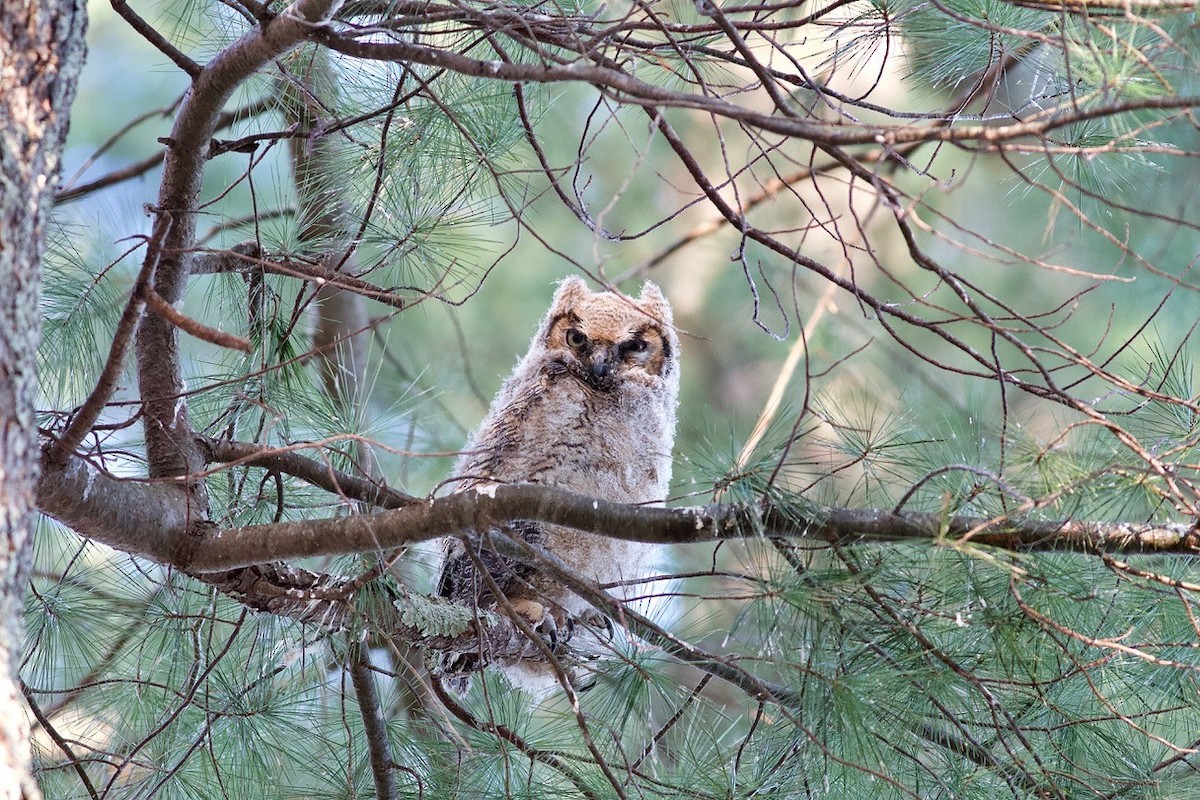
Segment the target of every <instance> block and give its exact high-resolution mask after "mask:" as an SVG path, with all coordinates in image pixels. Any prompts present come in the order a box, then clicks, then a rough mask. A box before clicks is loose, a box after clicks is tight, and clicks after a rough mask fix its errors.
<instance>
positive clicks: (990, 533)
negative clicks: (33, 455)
mask: <svg viewBox="0 0 1200 800" xmlns="http://www.w3.org/2000/svg"><path fill="white" fill-rule="evenodd" d="M225 455H232V453H227V454H225ZM246 455H250V456H253V455H255V454H252V453H248V454H246ZM43 461H44V462H45V463H44V467H45V473H44V474H43V476H42V479H41V481H40V482H39V484H38V507H39V508H40V509H41V510H42V511H43V512H44V513H46V514H48V515H50V516H52V517H55V518H56V519H59V520H61V521H62V522H63V523H65V524H66V525H68V526H70V527H71V528H73V529H75V530H77V531H79V532H80V533H81V534H83V535H85V536H90V537H91V538H93V539H96V540H97V541H99V542H103V543H104V544H107V545H109V546H111V547H115V548H117V549H119V550H124V551H126V552H130V553H134V554H136V555H140V556H144V557H147V558H150V559H153V560H155V561H158V562H160V563H163V564H170V565H172V566H176V567H179V568H181V569H185V570H188V571H189V572H216V571H222V570H230V569H236V568H239V567H248V566H253V565H255V564H265V563H270V562H275V561H286V560H288V559H294V558H304V557H311V556H329V555H346V554H351V553H370V552H376V551H381V550H391V549H393V548H396V547H401V546H404V545H407V544H413V543H416V542H423V541H429V540H432V539H437V538H441V537H443V536H450V535H456V534H466V533H472V532H474V533H483V532H486V531H488V530H493V529H496V528H501V527H503V526H505V525H506V524H508V523H510V522H513V521H515V520H536V521H540V522H548V523H553V524H556V525H565V526H567V527H571V528H575V529H578V530H583V531H589V532H592V533H596V534H600V535H603V536H610V537H613V538H617V539H627V540H631V541H640V542H651V543H658V544H700V543H705V542H713V541H718V540H721V539H738V538H754V537H760V536H767V537H781V538H807V539H812V540H816V541H821V542H828V543H838V544H849V543H853V542H856V541H863V542H905V541H908V542H919V541H927V542H936V543H939V544H947V545H956V546H958V545H963V544H968V543H970V544H976V545H986V546H990V547H998V548H1002V549H1006V550H1018V551H1033V550H1058V551H1069V552H1082V553H1101V552H1104V553H1163V554H1196V553H1200V530H1197V528H1196V527H1195V526H1193V525H1189V524H1183V523H1165V524H1161V525H1156V524H1140V523H1130V522H1086V521H1076V520H1064V521H1044V520H1005V521H997V520H985V519H980V518H975V517H946V516H943V515H940V514H922V513H907V512H905V513H893V512H890V511H883V510H880V509H869V508H868V509H852V508H827V507H818V506H813V507H812V508H811V509H808V510H805V509H799V508H794V507H789V508H782V507H779V506H774V505H768V506H764V507H759V506H749V505H709V506H697V507H691V508H674V509H672V508H659V507H649V506H631V505H623V504H620V503H609V502H606V501H603V500H596V499H593V498H590V497H586V496H584V495H579V494H575V493H573V492H568V491H564V490H562V489H556V488H553V487H549V486H534V485H511V486H492V487H488V488H487V489H486V490H478V491H470V492H461V493H459V494H453V495H450V496H448V497H438V498H432V499H428V498H427V499H424V500H419V501H415V502H411V503H409V504H408V505H405V506H404V507H402V508H397V509H391V510H385V511H379V512H377V513H374V514H363V515H355V516H347V517H334V518H327V519H314V520H299V521H293V522H278V523H272V524H266V525H251V526H247V527H241V528H226V529H219V528H217V527H216V526H214V525H213V524H212V523H211V522H209V521H207V520H201V519H195V518H194V517H193V516H192V515H191V514H190V512H189V508H188V505H187V495H186V494H185V493H184V492H182V491H180V487H179V486H175V485H173V484H170V483H145V482H140V481H136V480H128V479H124V480H123V479H118V478H114V477H112V476H111V475H108V474H106V473H104V472H102V471H100V470H98V469H97V468H96V467H95V466H93V465H92V464H90V463H88V462H87V461H85V460H83V459H80V458H78V457H72V458H71V459H69V460H68V462H67V463H66V464H65V465H64V466H61V467H59V466H56V465H54V464H52V463H50V462H49V461H47V460H46V459H43Z"/></svg>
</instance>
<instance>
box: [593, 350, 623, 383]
mask: <svg viewBox="0 0 1200 800" xmlns="http://www.w3.org/2000/svg"><path fill="white" fill-rule="evenodd" d="M590 355H591V361H592V369H591V373H592V375H591V377H592V383H593V384H594V385H595V386H596V387H598V388H603V387H604V386H605V385H606V384H607V383H608V382H609V381H610V380H611V379H612V374H613V367H614V362H615V361H616V358H617V348H616V347H594V348H592V352H591V354H590Z"/></svg>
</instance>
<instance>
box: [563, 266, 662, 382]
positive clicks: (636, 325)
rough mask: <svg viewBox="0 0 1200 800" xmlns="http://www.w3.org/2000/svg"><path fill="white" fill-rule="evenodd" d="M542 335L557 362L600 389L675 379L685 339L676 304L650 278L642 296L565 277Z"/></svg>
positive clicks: (643, 288) (644, 285)
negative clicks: (593, 287) (599, 289)
mask: <svg viewBox="0 0 1200 800" xmlns="http://www.w3.org/2000/svg"><path fill="white" fill-rule="evenodd" d="M539 336H540V337H541V339H542V342H543V344H544V345H545V347H546V349H547V350H548V351H549V352H550V354H551V355H552V357H553V358H554V359H555V361H556V362H557V363H559V364H561V365H562V366H563V367H565V368H566V369H567V371H568V372H569V373H570V374H572V375H573V376H575V377H576V378H578V379H579V380H580V381H582V382H583V383H585V384H586V385H588V386H590V387H591V388H592V389H595V390H597V391H612V390H613V389H615V388H616V387H618V386H620V385H621V384H622V383H623V382H625V381H633V382H634V383H642V384H653V383H657V382H659V381H662V380H664V379H667V378H674V377H675V372H676V370H677V359H678V357H679V339H678V337H677V336H676V334H675V328H674V326H673V324H672V321H671V305H670V303H668V302H667V299H666V298H665V297H663V294H662V292H661V291H659V288H658V287H657V286H655V285H654V284H653V283H650V282H649V281H647V282H646V283H644V284H643V285H642V293H641V295H640V296H639V297H637V298H633V297H627V296H626V295H623V294H617V293H615V292H593V291H590V290H589V289H588V288H587V284H585V283H584V282H583V280H582V279H580V278H577V277H570V278H566V279H565V280H563V282H562V283H560V284H559V286H558V291H557V292H556V293H555V294H554V301H553V303H551V305H550V312H549V314H547V316H546V320H545V322H544V323H543V325H542V329H541V331H539Z"/></svg>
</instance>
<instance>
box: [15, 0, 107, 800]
mask: <svg viewBox="0 0 1200 800" xmlns="http://www.w3.org/2000/svg"><path fill="white" fill-rule="evenodd" d="M86 26H87V12H86V7H85V3H84V2H83V0H5V3H4V8H3V10H2V11H0V331H2V332H3V336H0V800H9V799H10V798H21V797H23V798H35V797H40V793H39V791H38V788H37V785H36V784H35V783H34V781H33V778H32V775H31V772H30V758H29V724H28V721H27V717H26V711H25V708H24V702H23V701H22V700H21V691H20V688H19V684H18V683H17V665H18V664H19V663H20V647H21V639H22V633H21V631H22V626H21V611H22V605H23V603H22V600H23V598H24V595H25V584H26V581H27V580H28V575H29V564H30V557H31V550H30V544H31V540H30V537H31V533H32V528H33V509H34V487H35V486H36V484H37V471H38V461H39V453H38V444H37V424H36V419H35V418H34V400H35V398H36V397H37V383H36V374H35V372H36V361H35V357H36V350H37V345H38V340H39V338H40V334H41V325H40V313H39V300H40V295H41V278H42V266H41V259H42V253H43V251H44V249H45V245H46V230H47V226H48V223H49V218H50V201H51V198H52V196H53V193H54V189H55V185H56V183H57V178H58V171H59V157H60V155H61V153H62V148H63V140H64V138H65V136H66V131H67V121H68V113H69V111H70V107H71V101H72V100H73V99H74V97H75V87H76V83H77V80H78V76H79V70H80V67H82V65H83V55H84V49H85V45H84V30H85V28H86Z"/></svg>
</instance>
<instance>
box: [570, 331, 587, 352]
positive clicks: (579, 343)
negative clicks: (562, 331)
mask: <svg viewBox="0 0 1200 800" xmlns="http://www.w3.org/2000/svg"><path fill="white" fill-rule="evenodd" d="M585 344H587V337H586V336H584V335H583V332H582V331H579V330H576V329H575V328H567V345H568V346H570V347H573V348H575V349H576V350H578V349H580V348H582V347H583V346H584V345H585Z"/></svg>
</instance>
